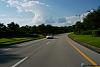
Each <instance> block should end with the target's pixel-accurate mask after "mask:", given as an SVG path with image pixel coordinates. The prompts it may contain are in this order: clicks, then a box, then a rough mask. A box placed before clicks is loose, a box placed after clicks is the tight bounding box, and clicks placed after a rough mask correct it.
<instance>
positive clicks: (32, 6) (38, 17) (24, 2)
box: [2, 0, 49, 25]
mask: <svg viewBox="0 0 100 67" xmlns="http://www.w3.org/2000/svg"><path fill="white" fill-rule="evenodd" d="M2 1H4V2H6V3H7V7H9V8H10V7H13V8H16V9H17V11H18V12H31V13H33V16H34V17H33V19H32V22H31V23H33V24H34V25H38V24H41V23H42V22H43V16H44V15H43V14H44V13H43V9H42V7H43V6H45V7H48V6H49V5H47V4H45V3H42V2H40V1H37V0H2Z"/></svg>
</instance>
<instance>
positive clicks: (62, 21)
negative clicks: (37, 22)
mask: <svg viewBox="0 0 100 67" xmlns="http://www.w3.org/2000/svg"><path fill="white" fill-rule="evenodd" d="M65 22H66V18H65V17H62V18H59V19H58V23H65Z"/></svg>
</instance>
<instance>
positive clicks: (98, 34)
mask: <svg viewBox="0 0 100 67" xmlns="http://www.w3.org/2000/svg"><path fill="white" fill-rule="evenodd" d="M92 36H95V37H100V29H99V30H94V31H92Z"/></svg>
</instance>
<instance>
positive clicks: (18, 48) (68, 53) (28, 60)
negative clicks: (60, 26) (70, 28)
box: [0, 34, 100, 67]
mask: <svg viewBox="0 0 100 67" xmlns="http://www.w3.org/2000/svg"><path fill="white" fill-rule="evenodd" d="M99 64H100V54H98V53H95V52H94V51H92V50H90V49H88V48H86V47H84V46H82V45H80V44H78V43H76V42H74V41H73V40H71V39H70V38H68V36H67V34H60V35H57V36H55V38H54V39H41V40H37V41H30V42H25V43H21V44H16V45H15V46H10V47H8V48H2V49H0V67H82V66H83V65H99ZM88 67H89V66H88ZM94 67H100V66H94Z"/></svg>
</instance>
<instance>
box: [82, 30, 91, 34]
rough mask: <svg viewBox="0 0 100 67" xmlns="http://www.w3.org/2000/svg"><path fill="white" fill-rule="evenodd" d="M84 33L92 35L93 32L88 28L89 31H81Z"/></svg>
mask: <svg viewBox="0 0 100 67" xmlns="http://www.w3.org/2000/svg"><path fill="white" fill-rule="evenodd" d="M81 34H82V35H91V34H92V30H88V31H83V32H81Z"/></svg>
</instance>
